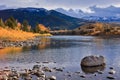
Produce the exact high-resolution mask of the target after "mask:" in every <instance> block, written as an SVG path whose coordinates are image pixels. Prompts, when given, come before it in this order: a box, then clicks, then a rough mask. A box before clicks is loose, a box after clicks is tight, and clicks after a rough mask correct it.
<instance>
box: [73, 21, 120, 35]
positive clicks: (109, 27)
mask: <svg viewBox="0 0 120 80" xmlns="http://www.w3.org/2000/svg"><path fill="white" fill-rule="evenodd" d="M74 34H79V35H90V36H112V35H113V36H114V35H120V25H119V24H113V23H98V22H96V23H89V24H85V25H82V26H80V27H79V28H76V29H75V30H74Z"/></svg>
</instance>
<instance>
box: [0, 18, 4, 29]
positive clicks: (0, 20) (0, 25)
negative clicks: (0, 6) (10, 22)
mask: <svg viewBox="0 0 120 80" xmlns="http://www.w3.org/2000/svg"><path fill="white" fill-rule="evenodd" d="M0 27H3V28H5V23H4V22H3V20H2V18H1V19H0Z"/></svg>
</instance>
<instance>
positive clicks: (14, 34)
mask: <svg viewBox="0 0 120 80" xmlns="http://www.w3.org/2000/svg"><path fill="white" fill-rule="evenodd" d="M35 36H50V34H38V33H31V32H25V31H22V30H13V29H4V28H1V27H0V39H2V40H11V41H25V40H28V39H33V38H34V37H35Z"/></svg>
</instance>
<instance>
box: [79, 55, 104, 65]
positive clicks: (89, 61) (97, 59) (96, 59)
mask: <svg viewBox="0 0 120 80" xmlns="http://www.w3.org/2000/svg"><path fill="white" fill-rule="evenodd" d="M101 65H105V58H104V57H103V56H94V55H91V56H86V57H84V58H83V59H82V61H81V66H86V67H95V66H101Z"/></svg>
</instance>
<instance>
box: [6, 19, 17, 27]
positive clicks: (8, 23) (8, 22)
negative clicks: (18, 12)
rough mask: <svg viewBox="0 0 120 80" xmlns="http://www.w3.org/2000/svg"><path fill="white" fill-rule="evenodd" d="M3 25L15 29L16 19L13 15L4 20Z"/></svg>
mask: <svg viewBox="0 0 120 80" xmlns="http://www.w3.org/2000/svg"><path fill="white" fill-rule="evenodd" d="M5 25H6V26H8V27H10V28H12V29H15V28H16V27H17V21H16V20H15V19H14V18H13V17H10V18H9V19H7V20H6V22H5Z"/></svg>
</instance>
